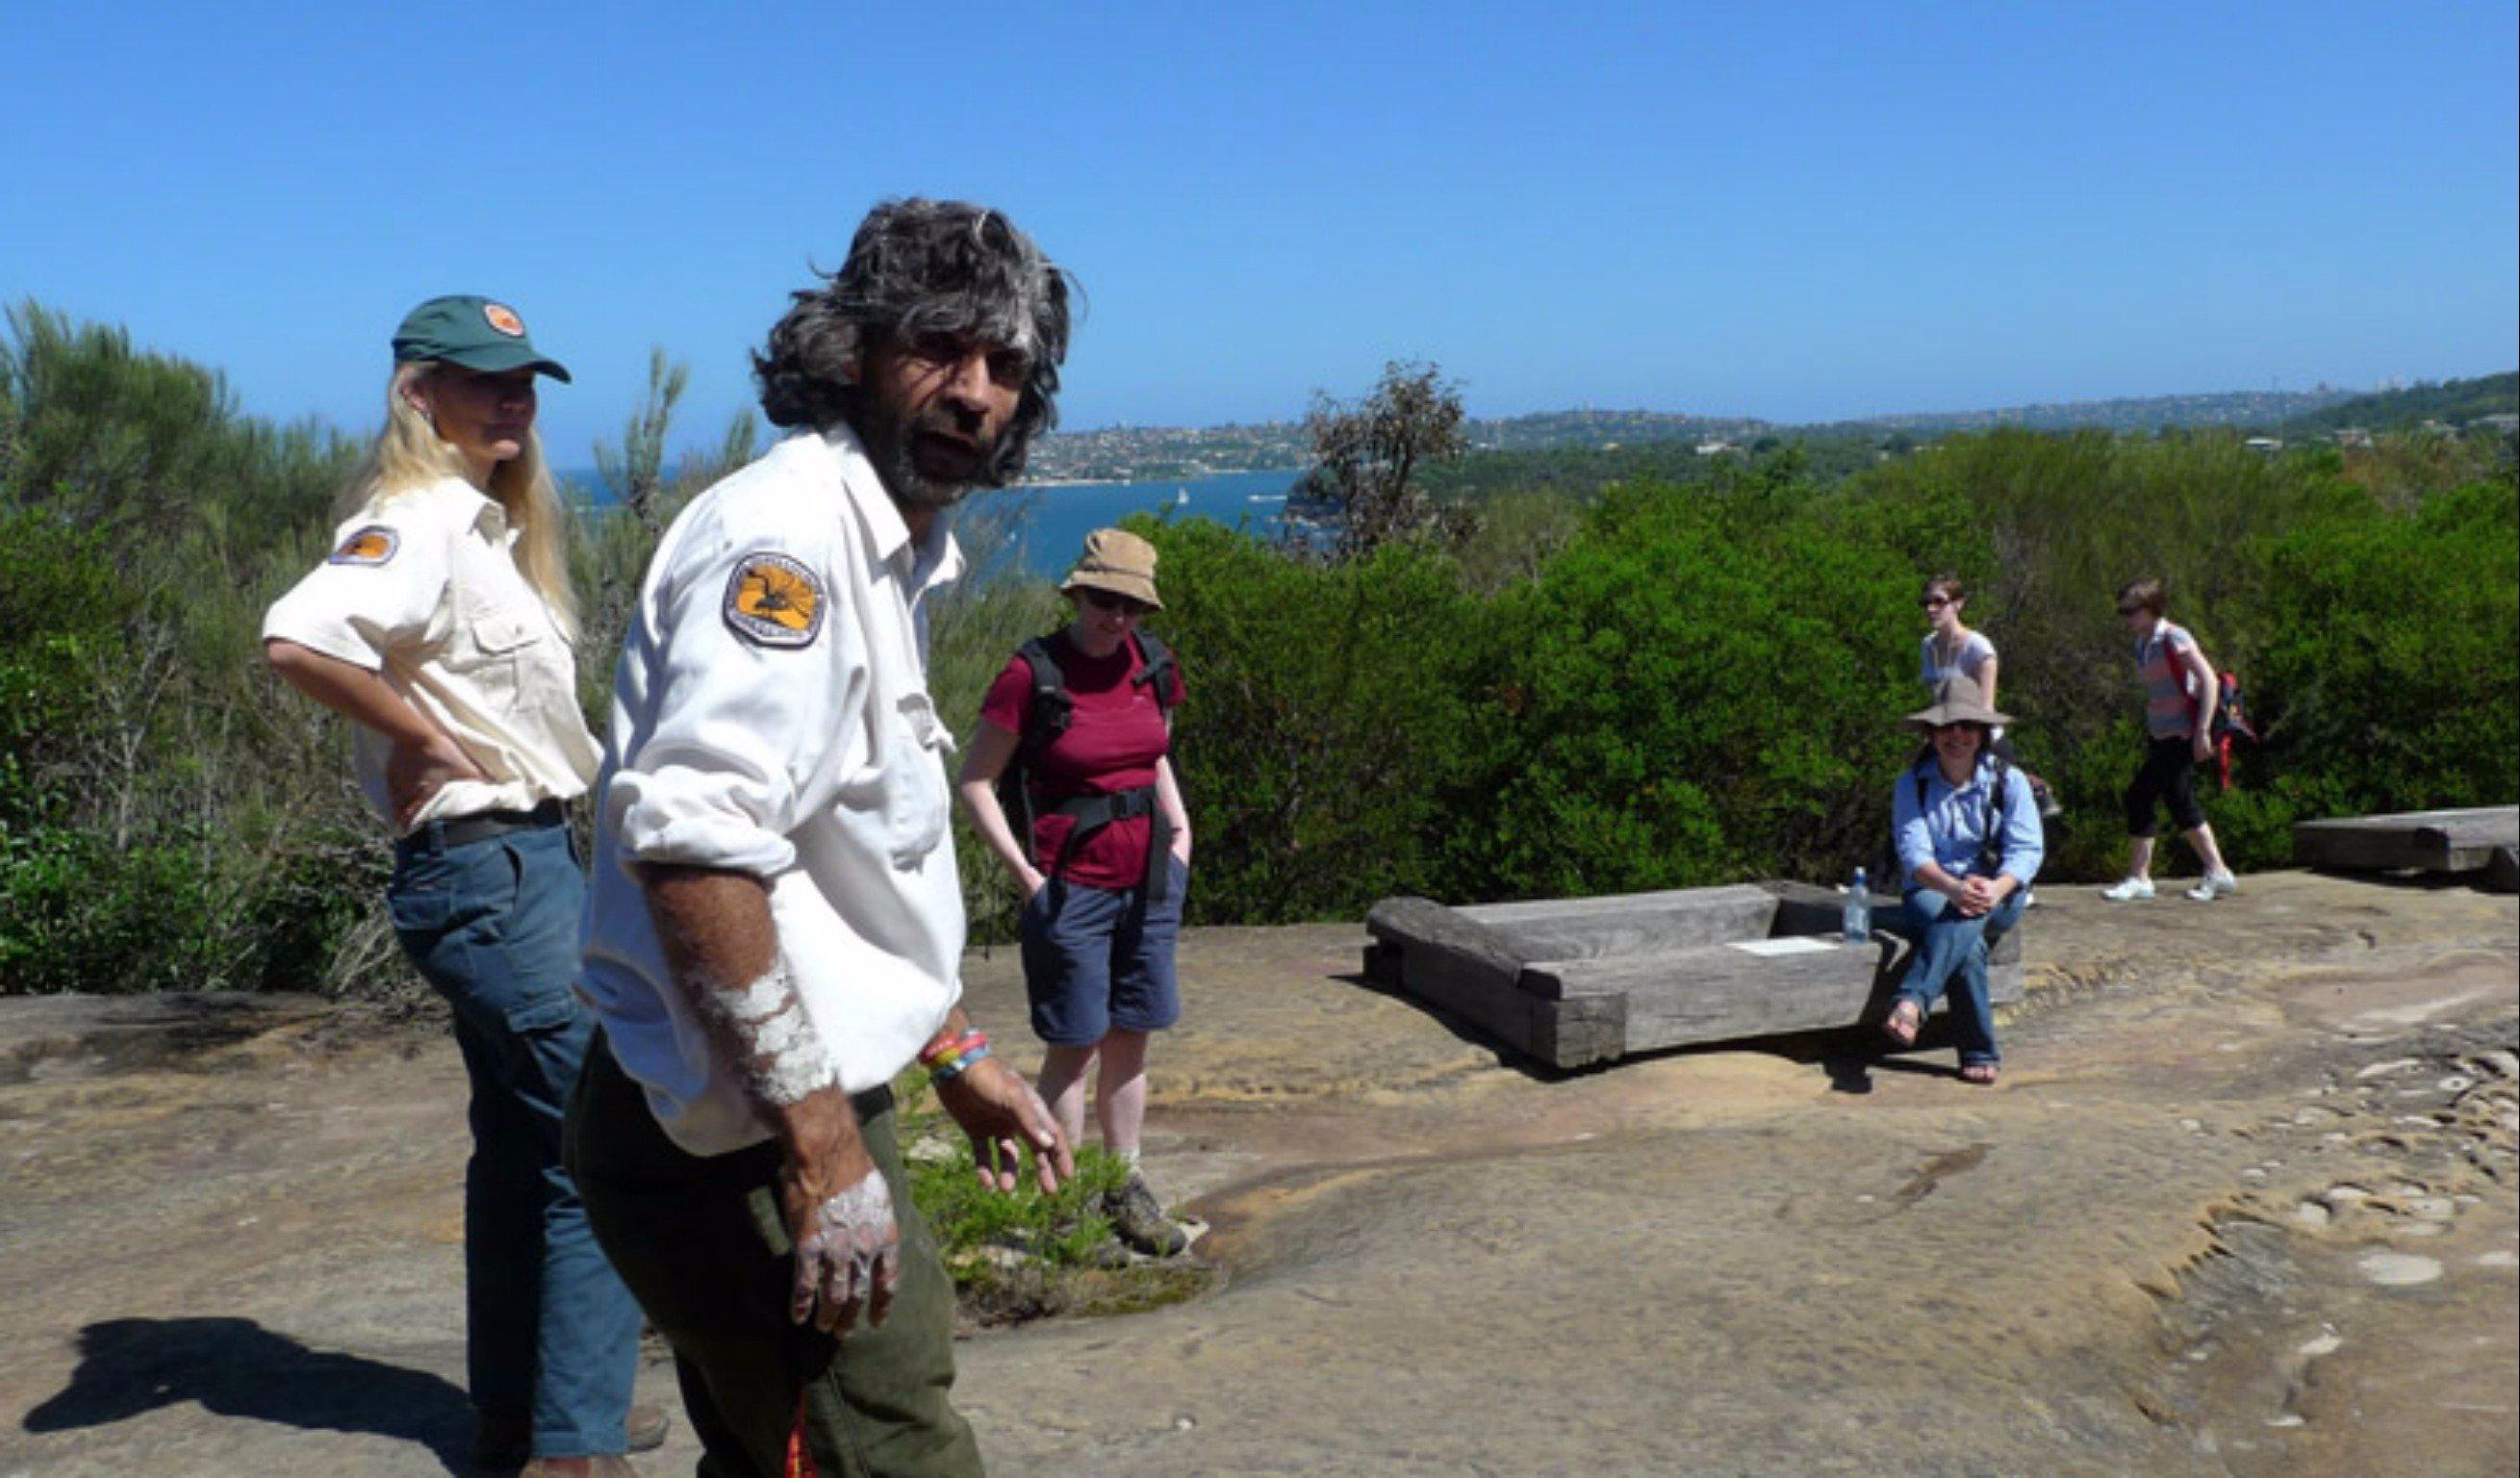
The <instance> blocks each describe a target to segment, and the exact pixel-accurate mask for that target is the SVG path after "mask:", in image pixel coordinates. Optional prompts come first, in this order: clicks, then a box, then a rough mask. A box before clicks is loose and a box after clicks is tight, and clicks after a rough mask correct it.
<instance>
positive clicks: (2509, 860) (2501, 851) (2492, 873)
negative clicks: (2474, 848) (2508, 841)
mask: <svg viewBox="0 0 2520 1478" xmlns="http://www.w3.org/2000/svg"><path fill="white" fill-rule="evenodd" d="M2484 882H2485V891H2487V892H2489V893H2520V847H2497V848H2495V849H2494V856H2493V858H2492V859H2491V860H2490V861H2488V862H2487V863H2486V865H2485V878H2484Z"/></svg>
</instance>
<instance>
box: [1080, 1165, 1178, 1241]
mask: <svg viewBox="0 0 2520 1478" xmlns="http://www.w3.org/2000/svg"><path fill="white" fill-rule="evenodd" d="M1102 1214H1103V1215H1104V1216H1106V1217H1108V1218H1110V1221H1111V1230H1112V1231H1113V1232H1117V1233H1119V1237H1120V1240H1121V1241H1123V1242H1125V1243H1127V1244H1128V1246H1129V1247H1130V1248H1131V1249H1132V1250H1133V1251H1138V1252H1143V1253H1145V1254H1146V1255H1147V1256H1148V1257H1171V1256H1173V1255H1174V1254H1175V1253H1178V1252H1180V1251H1181V1250H1182V1249H1183V1248H1185V1247H1187V1246H1189V1245H1190V1233H1189V1232H1184V1231H1182V1230H1181V1225H1180V1224H1179V1223H1177V1222H1175V1221H1174V1220H1173V1219H1172V1218H1171V1217H1168V1216H1166V1215H1164V1203H1163V1202H1161V1201H1158V1200H1156V1199H1155V1191H1154V1187H1151V1186H1148V1184H1147V1178H1146V1177H1145V1176H1144V1175H1142V1174H1140V1173H1139V1172H1137V1171H1134V1170H1133V1171H1131V1172H1129V1184H1128V1185H1126V1186H1123V1187H1120V1188H1119V1189H1117V1190H1113V1191H1106V1192H1104V1194H1103V1196H1102Z"/></svg>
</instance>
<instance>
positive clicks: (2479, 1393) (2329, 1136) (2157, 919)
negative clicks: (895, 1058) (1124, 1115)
mask: <svg viewBox="0 0 2520 1478" xmlns="http://www.w3.org/2000/svg"><path fill="white" fill-rule="evenodd" d="M2033 921H2034V924H2035V925H2036V926H2035V927H2034V928H2032V929H2029V930H2026V931H2025V933H2026V939H2025V944H2026V956H2025V961H2024V967H2025V978H2026V985H2027V992H2026V996H2025V999H2024V1000H2023V1002H2022V1003H2021V1004H2020V1005H2018V1006H2017V1007H2015V1008H2011V1009H2010V1010H2009V1011H2008V1012H2007V1013H2006V1015H2005V1018H2004V1021H2003V1046H2004V1052H2005V1067H2004V1076H2003V1083H2002V1084H2001V1085H2000V1086H1998V1087H1996V1088H1994V1089H1992V1090H1983V1089H1974V1088H1970V1087H1967V1086H1965V1085H1962V1084H1960V1083H1959V1082H1958V1081H1957V1079H1956V1078H1955V1077H1954V1076H1953V1074H1952V1070H1951V1066H1950V1055H1951V1054H1950V1053H1949V1052H1948V1051H1937V1050H1932V1049H1931V1047H1930V1044H1928V1049H1927V1050H1924V1051H1920V1052H1916V1053H1904V1054H1897V1055H1888V1056H1885V1055H1883V1054H1882V1053H1879V1052H1878V1051H1877V1044H1876V1043H1875V1042H1874V1041H1873V1040H1872V1039H1871V1038H1869V1037H1868V1036H1866V1035H1863V1034H1848V1033H1838V1034H1814V1035H1811V1036H1807V1037H1802V1038H1794V1039H1784V1040H1780V1041H1778V1042H1775V1043H1771V1044H1768V1045H1765V1046H1762V1047H1759V1048H1756V1049H1748V1050H1743V1049H1729V1050H1684V1051H1677V1052H1671V1053H1662V1054H1659V1055H1652V1056H1644V1057H1639V1058H1631V1059H1629V1060H1627V1061H1625V1062H1623V1063H1622V1064H1620V1065H1618V1066H1615V1067H1610V1068H1606V1069H1596V1070H1590V1071H1583V1072H1575V1073H1563V1072H1556V1071H1552V1070H1547V1069H1542V1068H1539V1067H1536V1066H1533V1065H1531V1064H1529V1063H1527V1062H1526V1061H1523V1060H1521V1059H1511V1060H1508V1059H1507V1058H1505V1057H1503V1056H1501V1054H1500V1053H1498V1051H1497V1050H1496V1049H1494V1048H1493V1047H1490V1046H1487V1045H1485V1044H1484V1042H1483V1040H1482V1039H1481V1038H1480V1037H1479V1035H1478V1034H1477V1033H1476V1032H1475V1031H1473V1030H1470V1029H1467V1028H1466V1027H1464V1026H1463V1025H1462V1024H1461V1023H1457V1022H1448V1021H1447V1020H1446V1019H1445V1018H1444V1017H1442V1016H1440V1015H1436V1014H1430V1013H1429V1012H1428V1011H1426V1010H1425V1009H1424V1008H1421V1007H1420V1006H1418V1004H1416V1003H1414V1002H1410V1001H1404V1000H1400V999H1397V998H1395V997H1393V996H1391V995H1389V994H1386V993H1385V992H1384V991H1382V990H1379V989H1377V988H1375V987H1374V986H1373V985H1372V984H1371V983H1370V982H1367V981H1365V980H1364V979H1363V978H1362V976H1361V974H1360V972H1359V970H1358V960H1359V950H1360V948H1361V946H1362V945H1363V944H1364V943H1365V935H1364V932H1363V930H1362V929H1361V928H1358V927H1355V926H1320V927H1306V928H1291V929H1266V930H1260V929H1209V930H1197V931H1193V933H1192V934H1191V935H1190V936H1189V938H1188V939H1187V940H1186V941H1185V945H1184V951H1183V962H1182V963H1183V977H1184V987H1185V995H1186V998H1187V1012H1186V1016H1185V1019H1184V1021H1183V1024H1182V1026H1181V1027H1180V1028H1179V1029H1178V1030H1176V1031H1174V1032H1171V1033H1168V1034H1166V1035H1165V1036H1164V1037H1163V1038H1162V1039H1161V1040H1160V1041H1159V1043H1158V1045H1157V1047H1156V1050H1155V1053H1154V1056H1153V1063H1152V1068H1151V1086H1152V1090H1153V1108H1152V1115H1151V1120H1150V1133H1151V1138H1150V1142H1149V1146H1148V1164H1149V1167H1150V1170H1151V1172H1152V1174H1153V1175H1154V1177H1155V1179H1156V1182H1157V1184H1158V1186H1159V1187H1161V1188H1162V1189H1163V1190H1164V1191H1165V1192H1166V1193H1167V1194H1168V1195H1169V1196H1170V1197H1172V1198H1173V1199H1174V1200H1175V1201H1176V1202H1178V1203H1180V1204H1182V1205H1184V1206H1186V1207H1187V1208H1188V1209H1189V1210H1192V1211H1193V1212H1196V1213H1197V1214H1199V1215H1200V1216H1202V1217H1204V1218H1206V1219H1207V1220H1208V1221H1210V1222H1211V1223H1212V1224H1213V1226H1214V1228H1215V1230H1214V1232H1212V1233H1211V1235H1210V1236H1209V1237H1208V1238H1207V1239H1206V1241H1204V1242H1203V1243H1202V1244H1201V1247H1200V1251H1201V1253H1202V1254H1203V1255H1206V1256H1209V1257H1212V1258H1213V1259H1215V1260H1216V1261H1217V1262H1218V1263H1219V1264H1220V1266H1221V1267H1222V1268H1223V1270H1224V1272H1225V1275H1226V1276H1225V1281H1224V1285H1223V1287H1222V1290H1221V1291H1219V1292H1217V1293H1216V1294H1214V1295H1212V1296H1210V1297H1207V1298H1204V1299H1201V1300H1198V1301H1196V1302H1193V1303H1189V1304H1183V1305H1177V1306H1174V1307H1171V1308H1167V1309H1163V1310H1159V1311H1155V1312H1153V1313H1148V1314H1144V1315H1137V1316H1131V1317H1127V1318H1120V1319H1109V1320H1095V1321H1049V1322H1046V1323H1042V1324H1035V1325H1030V1326H1025V1327H1021V1328H1015V1329H1010V1330H1003V1331H996V1332H991V1333H987V1334H983V1335H980V1336H977V1337H975V1338H972V1339H969V1340H967V1341H965V1342H964V1343H963V1344H962V1345H961V1346H960V1349H959V1358H960V1362H961V1366H962V1379H961V1383H960V1385H959V1387H958V1401H959V1402H960V1404H961V1405H962V1406H963V1408H964V1410H965V1411H967V1413H968V1414H969V1415H970V1417H971V1419H972V1420H973V1422H974V1423H975V1425H976V1426H977V1427H978V1428H979V1431H980V1435H981V1440H982V1446H983V1449H984V1451H986V1453H987V1454H988V1455H989V1457H990V1460H991V1464H992V1469H993V1471H997V1472H1001V1473H1009V1474H1090V1475H1139V1474H1145V1475H1155V1474H1162V1475H1168V1478H1169V1475H1180V1474H1219V1475H1227V1474H1287V1475H1294V1474H1304V1475H1315V1474H1332V1473H1336V1474H1400V1475H1414V1474H1425V1475H1434V1474H1444V1475H1456V1474H1464V1473H1471V1474H1476V1473H1488V1474H1517V1475H1546V1474H1572V1473H1610V1474H1672V1473H1713V1474H1819V1473H1850V1474H1851V1473H1867V1474H1873V1473H1882V1474H1918V1475H1923V1474H1984V1473H2025V1474H2031V1473H2035V1474H2043V1475H2045V1474H2084V1473H2089V1474H2102V1473H2107V1474H2120V1473H2147V1474H2149V1473H2160V1474H2238V1475H2259V1474H2269V1475H2272V1474H2277V1473H2283V1474H2304V1475H2311V1478H2320V1475H2337V1478H2342V1475H2347V1474H2356V1475H2360V1474H2367V1473H2378V1472H2425V1473H2507V1472H2510V1471H2511V1470H2512V1469H2513V1467H2514V1465H2515V1463H2520V1415H2515V1398H2514V1396H2513V1391H2514V1388H2515V1384H2520V1198H2516V1197H2515V1191H2514V1183H2515V1161H2514V1150H2515V1136H2520V1105H2515V1082H2514V1075H2515V1074H2520V1040H2515V1039H2520V966H2516V965H2515V957H2520V942H2515V930H2520V914H2515V905H2514V900H2513V899H2511V898H2509V897H2500V896H2492V895H2487V894H2482V893H2478V892H2476V891H2473V890H2471V889H2469V888H2466V887H2464V886H2427V885H2422V884H2408V883H2395V882H2362V881H2353V880H2348V879H2340V878H2333V877H2324V876H2317V875H2312V874H2306V873H2277V874H2269V875H2263V876H2251V877H2249V878H2246V879H2244V883H2243V888H2242V891H2241V893H2240V895H2239V896H2238V897H2236V898H2233V899H2228V900H2225V901H2222V902H2219V903H2216V904H2212V905H2201V906H2200V905H2194V904H2188V903H2185V902H2184V901H2182V900H2178V899H2176V898H2175V897H2168V896H2165V898H2163V899H2162V900H2160V901H2157V902H2153V903H2149V904H2141V905H2130V906H2114V905H2109V904H2105V903H2103V902H2101V901H2100V900H2098V899H2097V898H2096V897H2095V896H2093V894H2092V892H2091V890H2088V889H2043V890H2042V907H2041V908H2040V909H2039V910H2038V911H2037V913H2036V914H2035V915H2034V916H2033ZM968 974H969V992H968V994H969V1001H970V1005H971V1008H972V1009H973V1011H974V1013H975V1014H976V1015H977V1016H978V1017H979V1018H980V1019H981V1020H982V1022H983V1023H984V1024H986V1025H988V1026H990V1027H991V1029H992V1031H993V1033H994V1034H995V1035H996V1036H997V1037H998V1038H999V1040H1000V1042H1001V1043H1002V1044H1004V1045H1007V1046H1008V1047H1009V1048H1010V1049H1011V1050H1012V1054H1013V1055H1014V1056H1015V1057H1016V1059H1017V1060H1018V1062H1019V1063H1024V1064H1026V1065H1029V1061H1030V1060H1031V1059H1030V1055H1029V1053H1028V1052H1027V1047H1026V1043H1025V1033H1024V1032H1023V1030H1022V1026H1021V1022H1022V1020H1023V1007H1022V992H1021V984H1020V980H1019V978H1018V973H1017V970H1016V967H1015V964H1014V961H1013V959H1012V953H1011V952H1008V951H998V952H993V953H992V954H989V955H986V956H981V955H975V956H974V957H972V959H971V961H970V962H969V967H968ZM82 1009H92V1010H95V1011H98V1012H102V1013H110V1012H111V1011H112V1010H113V1009H115V1008H113V1007H112V1006H111V1005H105V1006H91V1007H82V1006H81V1004H79V1003H30V1002H6V1003H0V1062H14V1063H18V1064H21V1067H22V1070H17V1071H14V1073H11V1074H0V1125H5V1127H6V1135H5V1139H0V1478H17V1475H20V1474H25V1475H36V1474H42V1475H47V1478H50V1475H54V1474H62V1475H87V1474H97V1475H104V1474H116V1475H118V1474H123V1473H128V1472H135V1471H149V1472H183V1473H207V1474H223V1473H235V1474H251V1475H255V1478H295V1475H300V1474H304V1475H315V1474H325V1475H387V1474H444V1473H461V1472H465V1471H467V1469H466V1468H465V1467H464V1464H463V1462H462V1459H461V1456H460V1454H461V1450H462V1444H463V1439H464V1433H465V1429H466V1422H467V1419H468V1418H467V1409H466V1405H465V1401H464V1396H463V1391H462V1379H463V1356H462V1330H461V1323H462V1304H461V1297H460V1280H461V1244H460V1235H461V1195H460V1189H459V1186H460V1177H461V1169H462V1162H463V1156H464V1131H463V1098H464V1090H463V1075H462V1070H461V1066H460V1064H459V1063H458V1062H457V1060H456V1057H455V1053H454V1050H453V1047H452V1045H451V1043H449V1042H448V1041H446V1040H445V1039H444V1037H443V1035H442V1033H440V1032H438V1031H436V1030H434V1029H432V1028H429V1027H427V1026H425V1025H423V1026H414V1025H411V1024H395V1023H388V1022H382V1021H378V1020H375V1019H373V1018H369V1017H366V1016H362V1015H360V1014H358V1013H356V1012H345V1011H342V1010H339V1009H337V1008H312V1007H309V1006H306V1005H304V1004H292V1003H280V1004H276V1005H275V1004H270V1003H265V1004H262V1005H261V1006H259V1007H255V1008H246V1009H248V1010H254V1009H259V1010H264V1011H267V1012H268V1013H269V1014H268V1015H266V1016H264V1017H262V1018H260V1019H259V1021H258V1023H257V1024H256V1025H255V1026H254V1028H253V1029H251V1030H249V1031H238V1030H234V1029H233V1027H234V1025H235V1023H236V1022H238V1021H240V1020H241V1019H243V1018H242V1017H241V1016H239V1015H237V1014H235V1013H234V1011H233V1009H232V1008H225V1007H218V1008H211V1009H213V1010H214V1011H229V1012H230V1013H229V1014H225V1015H219V1016H217V1017H216V1019H218V1020H220V1021H223V1022H226V1023H229V1027H228V1028H223V1029H222V1030H221V1031H219V1032H212V1033H208V1034H206V1035H199V1036H197V1037H196V1039H195V1040H194V1041H192V1042H191V1043H189V1044H188V1045H186V1046H185V1048H184V1049H183V1050H182V1051H180V1052H167V1053H157V1052H152V1051H143V1050H139V1049H137V1048H134V1047H129V1046H125V1047H119V1048H110V1047H109V1046H107V1045H101V1044H104V1043H105V1042H106V1041H107V1039H112V1038H114V1037H115V1034H116V1033H120V1034H121V1039H122V1040H124V1041H126V1042H128V1041H131V1040H135V1039H136V1038H141V1037H146V1036H148V1035H149V1034H148V1033H147V1032H135V1030H134V1029H133V1027H132V1023H131V1020H130V1017H129V1016H128V1015H127V1014H126V1015H125V1016H124V1017H123V1018H122V1024H121V1025H120V1026H118V1027H113V1028H112V1029H111V1030H106V1031H103V1032H102V1033H101V1034H92V1033H89V1032H88V1031H87V1030H86V1029H85V1028H83V1027H82V1026H81V1025H80V1022H79V1019H78V1018H79V1013H80V1012H81V1010H82ZM121 1009H123V1010H124V1011H126V1012H128V1011H129V1010H133V1009H147V1010H157V1011H160V1012H163V1013H166V1014H169V1015H170V1016H171V1017H172V1018H173V1019H175V1020H179V1021H180V1020H192V1019H194V1018H193V1017H192V1016H191V1015H188V1014H187V1009H188V1008H182V1007H177V1006H172V1005H169V1004H167V1003H158V1004H156V1005H154V1006H151V1007H147V1008H133V1007H129V1006H127V1005H126V1006H125V1007H123V1008H121ZM28 1013H39V1014H42V1015H43V1016H44V1017H45V1019H44V1021H43V1022H42V1023H41V1025H40V1028H39V1029H36V1030H31V1031H29V1030H21V1029H20V1027H19V1026H18V1025H17V1024H16V1023H19V1022H20V1021H21V1020H22V1018H23V1017H25V1016H26V1015H27V1014H28ZM29 1036H33V1037H38V1038H40V1039H41V1040H42V1041H43V1042H44V1043H46V1044H48V1045H47V1046H45V1047H43V1048H42V1050H40V1051H36V1050H33V1049H17V1048H13V1047H12V1044H13V1043H19V1042H22V1041H23V1040H25V1039H26V1038H27V1037H29ZM13 1053H14V1054H13ZM642 1391H643V1395H650V1396H654V1397H656V1398H658V1399H661V1400H664V1401H666V1402H667V1403H668V1404H669V1405H670V1404H671V1402H672V1400H673V1396H672V1381H671V1376H670V1370H669V1368H668V1367H667V1366H664V1365H663V1364H661V1363H657V1362H653V1361H652V1363H651V1365H650V1366H648V1368H647V1369H646V1370H645V1371H644V1372H643V1376H642ZM695 1452H696V1450H695V1448H694V1446H693V1444H692V1442H691V1439H690V1435H689V1432H688V1430H687V1429H681V1428H678V1430H677V1432H676V1434H675V1437H674V1439H673V1441H672V1443H670V1444H669V1446H668V1447H667V1449H666V1450H665V1452H664V1453H662V1454H659V1455H656V1456H653V1457H651V1458H648V1459H644V1467H645V1470H646V1471H648V1472H650V1473H652V1474H663V1473H686V1472H689V1471H691V1467H692V1463H693V1460H694V1456H695Z"/></svg>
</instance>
